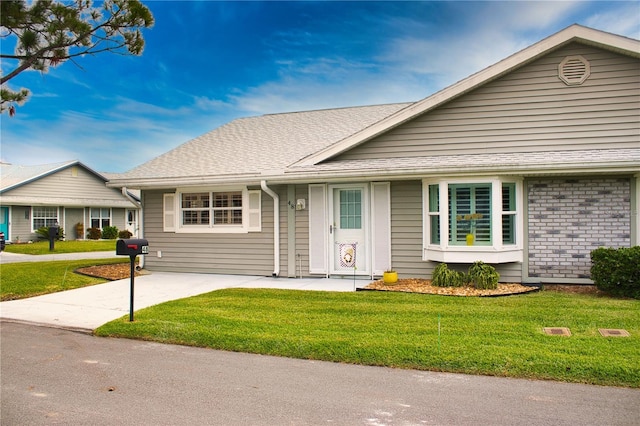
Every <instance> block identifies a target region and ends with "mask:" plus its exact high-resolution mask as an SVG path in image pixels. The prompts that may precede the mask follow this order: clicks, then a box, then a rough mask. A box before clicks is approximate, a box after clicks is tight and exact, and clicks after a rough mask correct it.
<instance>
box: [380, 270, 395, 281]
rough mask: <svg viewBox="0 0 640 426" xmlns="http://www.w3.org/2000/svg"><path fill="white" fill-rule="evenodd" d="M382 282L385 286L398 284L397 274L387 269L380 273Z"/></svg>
mask: <svg viewBox="0 0 640 426" xmlns="http://www.w3.org/2000/svg"><path fill="white" fill-rule="evenodd" d="M382 281H383V282H384V283H385V284H395V283H397V282H398V273H397V272H396V271H394V270H393V269H391V268H389V269H387V270H386V271H384V272H383V273H382Z"/></svg>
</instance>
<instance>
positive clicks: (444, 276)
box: [431, 263, 465, 287]
mask: <svg viewBox="0 0 640 426" xmlns="http://www.w3.org/2000/svg"><path fill="white" fill-rule="evenodd" d="M464 283H465V276H464V274H463V273H462V272H458V271H453V270H451V269H449V267H448V266H447V264H446V263H441V264H439V265H438V266H436V269H434V270H433V278H432V279H431V284H432V285H434V286H436V287H461V286H463V285H464Z"/></svg>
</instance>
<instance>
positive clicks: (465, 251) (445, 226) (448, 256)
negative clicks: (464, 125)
mask: <svg viewBox="0 0 640 426" xmlns="http://www.w3.org/2000/svg"><path fill="white" fill-rule="evenodd" d="M482 183H490V184H491V241H492V243H491V245H488V246H480V245H477V246H476V245H474V246H460V245H450V244H449V212H448V209H449V203H448V196H449V195H448V189H449V184H482ZM504 183H515V187H516V191H515V192H516V214H515V224H516V226H515V232H516V243H515V244H503V243H502V196H501V195H502V184H504ZM429 185H438V190H439V192H438V195H439V200H440V208H439V216H440V244H432V243H431V224H430V215H429ZM523 197H524V195H523V183H522V178H517V177H486V178H473V179H464V178H459V179H458V178H456V179H424V180H423V181H422V223H423V236H422V247H423V250H422V260H425V261H428V260H431V261H436V262H448V263H473V262H475V261H478V260H481V261H483V262H486V263H507V262H522V261H523V252H524V251H523V240H524V220H523V215H524V198H523Z"/></svg>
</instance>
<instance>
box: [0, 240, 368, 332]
mask: <svg viewBox="0 0 640 426" xmlns="http://www.w3.org/2000/svg"><path fill="white" fill-rule="evenodd" d="M97 253H102V254H103V257H112V256H113V252H97ZM105 253H107V254H110V255H111V256H104V254H105ZM6 254H7V253H2V255H0V256H1V257H3V260H4V259H6V258H4V256H5V255H6ZM10 254H11V255H13V254H12V253H10ZM86 255H89V253H70V254H69V255H65V254H56V255H44V256H28V255H13V256H28V258H37V259H36V260H33V259H30V260H27V261H46V260H64V259H67V260H68V259H87V258H88V257H86ZM13 256H9V257H12V258H14V259H17V258H15V257H13ZM45 257H49V258H48V259H45ZM51 257H53V258H51ZM355 283H356V286H357V287H364V286H365V285H367V284H368V283H369V281H366V280H358V281H356V282H355ZM224 288H277V289H287V290H317V291H355V289H354V281H353V279H328V278H327V279H324V278H304V279H298V278H272V277H257V276H245V275H216V274H179V273H170V272H152V273H151V274H149V275H143V276H141V277H136V278H135V281H134V311H137V310H139V309H143V308H146V307H148V306H152V305H157V304H159V303H163V302H167V301H169V300H176V299H182V298H185V297H191V296H195V295H198V294H203V293H208V292H210V291H214V290H220V289H224ZM129 298H130V279H128V278H127V279H125V280H118V281H112V282H108V283H105V284H98V285H94V286H89V287H83V288H78V289H75V290H69V291H63V292H59V293H51V294H46V295H44V296H37V297H32V298H29V299H21V300H12V301H8V302H0V319H2V320H11V321H17V322H27V323H36V324H42V325H48V326H54V327H60V328H66V329H71V330H78V331H86V332H91V331H92V330H94V329H96V328H97V327H99V326H101V325H102V324H105V323H107V322H109V321H112V320H114V319H116V318H120V317H122V316H124V315H128V314H129V303H130V301H129ZM134 316H135V315H134Z"/></svg>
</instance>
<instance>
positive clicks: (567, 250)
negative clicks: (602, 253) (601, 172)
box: [527, 178, 631, 279]
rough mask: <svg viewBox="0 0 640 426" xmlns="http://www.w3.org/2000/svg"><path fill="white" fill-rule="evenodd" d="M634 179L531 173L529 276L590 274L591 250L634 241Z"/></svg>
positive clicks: (582, 276) (529, 181) (587, 276)
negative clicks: (533, 175) (534, 176)
mask: <svg viewBox="0 0 640 426" xmlns="http://www.w3.org/2000/svg"><path fill="white" fill-rule="evenodd" d="M630 192H631V190H630V180H629V179H626V178H625V179H619V178H593V179H530V180H528V182H527V196H528V203H529V211H528V221H529V277H537V278H551V279H557V278H562V279H572V278H590V273H589V270H590V268H591V258H590V255H589V254H590V252H591V250H593V249H595V248H598V247H601V246H605V247H615V248H617V247H630V245H631V226H630V216H631V203H630Z"/></svg>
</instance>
